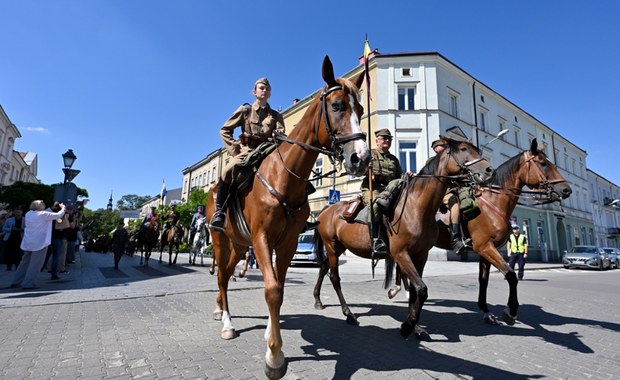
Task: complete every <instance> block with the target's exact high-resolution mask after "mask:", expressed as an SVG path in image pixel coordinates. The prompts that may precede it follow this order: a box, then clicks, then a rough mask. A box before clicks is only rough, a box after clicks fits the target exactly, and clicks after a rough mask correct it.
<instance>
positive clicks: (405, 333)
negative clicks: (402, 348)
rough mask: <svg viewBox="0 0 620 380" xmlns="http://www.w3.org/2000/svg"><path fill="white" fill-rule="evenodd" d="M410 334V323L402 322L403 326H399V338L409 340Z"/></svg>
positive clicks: (411, 327)
mask: <svg viewBox="0 0 620 380" xmlns="http://www.w3.org/2000/svg"><path fill="white" fill-rule="evenodd" d="M412 332H413V326H411V323H409V322H403V324H402V325H400V336H402V337H403V338H404V339H407V338H409V335H411V333H412Z"/></svg>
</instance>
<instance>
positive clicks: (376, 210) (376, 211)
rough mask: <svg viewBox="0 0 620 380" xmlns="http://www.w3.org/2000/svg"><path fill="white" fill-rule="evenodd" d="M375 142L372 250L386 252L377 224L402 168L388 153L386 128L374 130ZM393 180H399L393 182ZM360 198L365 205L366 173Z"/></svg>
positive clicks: (367, 194) (389, 138) (367, 193)
mask: <svg viewBox="0 0 620 380" xmlns="http://www.w3.org/2000/svg"><path fill="white" fill-rule="evenodd" d="M375 136H376V139H375V142H376V144H377V149H372V152H371V155H372V162H371V165H372V198H373V199H374V202H373V204H372V209H371V212H372V223H371V227H370V230H371V235H372V250H373V253H375V254H376V253H387V245H386V244H385V242H384V241H383V240H382V239H381V238H380V236H379V226H380V223H381V216H382V210H383V211H387V210H388V209H389V200H390V199H391V192H392V189H394V188H395V187H397V186H395V185H397V184H398V183H400V182H401V181H402V180H401V177H402V176H403V169H402V168H401V166H400V162H399V161H398V158H396V156H394V155H393V154H392V153H390V147H391V146H392V134H391V133H390V131H389V130H388V129H387V128H384V129H379V130H378V131H376V132H375ZM407 175H409V176H413V173H411V172H407ZM394 180H397V181H399V182H398V183H397V182H393V181H394ZM361 189H362V198H363V200H364V203H366V204H367V205H368V204H369V201H370V185H369V174H368V173H367V174H366V176H365V177H364V179H363V180H362V186H361Z"/></svg>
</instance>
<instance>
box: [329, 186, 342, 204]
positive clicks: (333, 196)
mask: <svg viewBox="0 0 620 380" xmlns="http://www.w3.org/2000/svg"><path fill="white" fill-rule="evenodd" d="M328 201H329V202H328V203H329V204H330V205H333V204H336V203H338V202H340V190H335V189H329V199H328Z"/></svg>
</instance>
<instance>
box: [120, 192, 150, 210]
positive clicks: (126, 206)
mask: <svg viewBox="0 0 620 380" xmlns="http://www.w3.org/2000/svg"><path fill="white" fill-rule="evenodd" d="M151 198H152V197H151V196H149V195H136V194H127V195H123V196H122V197H121V199H119V200H118V201H117V202H116V208H118V209H119V210H137V209H139V208H140V206H141V205H142V204H144V203H145V202H147V201H148V200H149V199H151Z"/></svg>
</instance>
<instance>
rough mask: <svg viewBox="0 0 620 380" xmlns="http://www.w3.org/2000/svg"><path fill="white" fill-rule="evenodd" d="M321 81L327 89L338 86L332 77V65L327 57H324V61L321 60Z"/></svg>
mask: <svg viewBox="0 0 620 380" xmlns="http://www.w3.org/2000/svg"><path fill="white" fill-rule="evenodd" d="M323 80H324V81H325V83H327V86H329V87H334V86H337V85H338V82H336V77H334V66H333V65H332V61H330V60H329V56H328V55H326V56H325V59H323Z"/></svg>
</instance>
